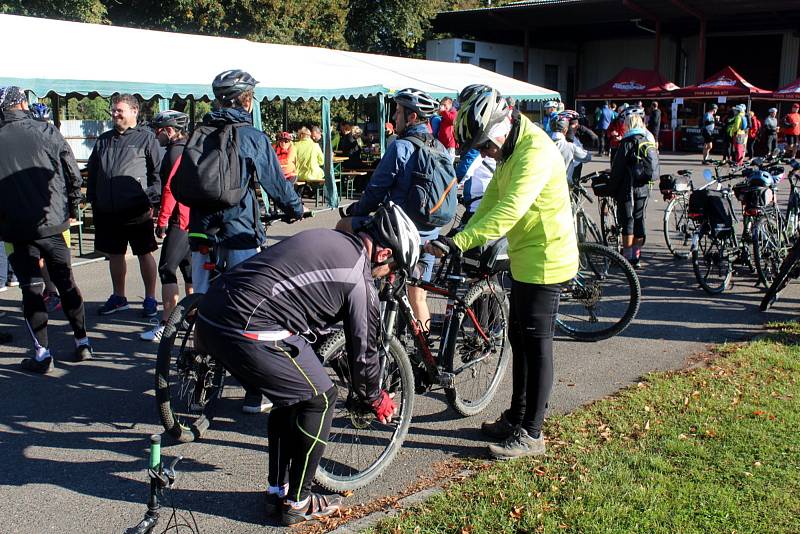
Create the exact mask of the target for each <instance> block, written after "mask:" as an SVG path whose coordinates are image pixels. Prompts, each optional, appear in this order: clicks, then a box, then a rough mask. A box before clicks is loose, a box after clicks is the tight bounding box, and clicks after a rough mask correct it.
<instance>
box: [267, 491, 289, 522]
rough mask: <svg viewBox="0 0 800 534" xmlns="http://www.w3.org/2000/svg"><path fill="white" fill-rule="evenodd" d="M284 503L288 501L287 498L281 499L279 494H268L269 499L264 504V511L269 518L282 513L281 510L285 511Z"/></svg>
mask: <svg viewBox="0 0 800 534" xmlns="http://www.w3.org/2000/svg"><path fill="white" fill-rule="evenodd" d="M284 501H286V497H281V496H279V495H278V494H277V493H270V492H267V499H266V502H265V504H264V510H265V511H266V513H267V517H270V516H273V515H278V514H279V513H281V510H283V503H284Z"/></svg>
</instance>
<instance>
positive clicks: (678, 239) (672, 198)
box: [660, 169, 697, 259]
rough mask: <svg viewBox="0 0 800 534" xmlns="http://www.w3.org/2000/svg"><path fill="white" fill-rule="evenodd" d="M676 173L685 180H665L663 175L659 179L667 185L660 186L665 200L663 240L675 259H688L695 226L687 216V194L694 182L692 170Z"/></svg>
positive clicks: (689, 192) (690, 191)
mask: <svg viewBox="0 0 800 534" xmlns="http://www.w3.org/2000/svg"><path fill="white" fill-rule="evenodd" d="M678 175H679V176H682V177H684V178H686V182H678V181H677V180H674V179H671V180H669V179H668V180H665V179H664V178H665V177H662V180H661V182H662V184H663V183H667V184H668V187H666V188H665V187H663V186H662V187H661V188H660V189H661V194H662V195H663V197H664V200H665V201H667V206H666V207H665V208H664V219H663V230H664V241H665V242H666V244H667V249H668V250H669V251H670V252H671V253H672V255H673V256H674V257H675V258H676V259H688V258H689V255H690V254H689V253H690V248H691V244H692V235H694V232H695V230H696V227H697V225H696V223H695V221H694V220H693V219H692V218H690V217H689V195H690V194H691V193H692V191H694V184H693V183H692V171H690V170H687V169H683V170H679V171H678ZM669 178H671V176H670V177H669ZM670 182H671V183H670Z"/></svg>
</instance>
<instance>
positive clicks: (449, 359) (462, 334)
mask: <svg viewBox="0 0 800 534" xmlns="http://www.w3.org/2000/svg"><path fill="white" fill-rule="evenodd" d="M464 304H465V306H466V310H467V311H466V313H464V316H463V317H461V322H460V324H459V325H458V330H457V332H456V333H455V334H456V342H455V350H454V351H452V352H451V353H450V354H447V355H446V356H445V370H446V371H447V372H449V373H453V375H454V382H453V387H452V388H447V389H446V390H445V391H446V393H447V400H448V401H449V402H450V405H451V406H453V408H454V409H455V410H456V411H457V412H458V413H460V414H461V415H463V416H470V415H475V414H478V413H480V412H482V411H483V410H484V409H485V408H486V407H487V406H488V405H489V403H490V402H492V399H493V398H494V395H495V393H497V388H498V387H499V386H500V382H502V380H503V375H504V374H505V372H506V367H508V359H509V342H508V316H509V308H508V305H509V304H508V297H507V296H506V293H505V291H503V288H502V287H501V286H500V285H499V284H497V283H495V282H492V281H487V280H482V281H480V282H478V283H477V284H475V285H474V286H472V288H470V290H469V291H468V292H467V294H466V296H465V297H464ZM452 333H453V332H452V329H450V334H452ZM442 342H446V340H443V341H442Z"/></svg>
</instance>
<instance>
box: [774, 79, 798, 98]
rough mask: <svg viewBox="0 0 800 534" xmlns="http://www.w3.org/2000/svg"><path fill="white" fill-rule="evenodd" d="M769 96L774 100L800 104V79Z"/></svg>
mask: <svg viewBox="0 0 800 534" xmlns="http://www.w3.org/2000/svg"><path fill="white" fill-rule="evenodd" d="M769 96H770V98H771V99H772V100H795V101H798V102H800V78H798V79H797V80H795V81H793V82H792V83H790V84H789V85H786V86H784V87H781V88H780V89H778V90H777V91H773V92H772V94H771V95H769Z"/></svg>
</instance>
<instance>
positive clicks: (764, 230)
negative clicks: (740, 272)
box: [753, 215, 786, 287]
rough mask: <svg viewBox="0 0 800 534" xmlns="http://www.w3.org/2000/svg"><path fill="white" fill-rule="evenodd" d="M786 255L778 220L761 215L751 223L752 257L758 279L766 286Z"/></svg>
mask: <svg viewBox="0 0 800 534" xmlns="http://www.w3.org/2000/svg"><path fill="white" fill-rule="evenodd" d="M785 256H786V247H785V245H784V243H783V239H782V238H781V229H780V227H779V224H778V221H777V220H775V218H773V217H769V216H766V215H765V216H761V217H759V218H758V221H756V223H755V224H754V225H753V259H754V260H755V264H756V271H757V272H758V281H759V282H760V283H761V284H763V285H764V287H768V286H769V285H770V284H771V283H772V280H773V278H775V275H776V274H778V270H779V269H780V268H781V262H782V261H783V258H784V257H785Z"/></svg>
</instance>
